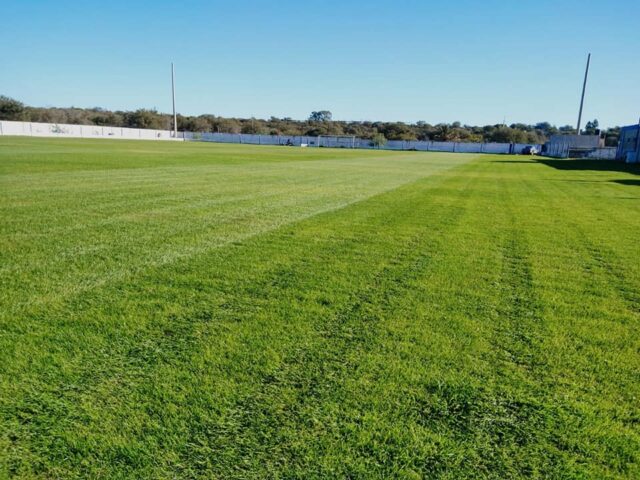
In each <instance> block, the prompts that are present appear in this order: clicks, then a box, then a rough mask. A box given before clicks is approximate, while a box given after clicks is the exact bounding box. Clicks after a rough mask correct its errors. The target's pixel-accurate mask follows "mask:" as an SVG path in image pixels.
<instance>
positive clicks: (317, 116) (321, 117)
mask: <svg viewBox="0 0 640 480" xmlns="http://www.w3.org/2000/svg"><path fill="white" fill-rule="evenodd" d="M332 118H333V115H332V114H331V112H330V111H329V110H320V111H319V112H311V115H309V121H310V122H330V121H331V119H332Z"/></svg>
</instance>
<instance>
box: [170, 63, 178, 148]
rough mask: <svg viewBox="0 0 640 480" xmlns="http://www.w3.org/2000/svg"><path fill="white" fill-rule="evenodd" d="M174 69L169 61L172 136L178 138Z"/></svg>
mask: <svg viewBox="0 0 640 480" xmlns="http://www.w3.org/2000/svg"><path fill="white" fill-rule="evenodd" d="M175 75H176V73H175V69H174V68H173V62H171V96H172V98H173V138H178V116H177V115H176V80H175Z"/></svg>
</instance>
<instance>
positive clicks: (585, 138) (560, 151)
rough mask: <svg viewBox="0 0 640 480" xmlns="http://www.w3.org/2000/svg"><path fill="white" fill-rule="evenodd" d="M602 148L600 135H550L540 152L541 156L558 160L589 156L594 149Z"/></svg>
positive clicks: (602, 140)
mask: <svg viewBox="0 0 640 480" xmlns="http://www.w3.org/2000/svg"><path fill="white" fill-rule="evenodd" d="M602 147H604V139H602V138H600V135H599V134H598V135H552V136H551V138H550V139H549V141H548V142H547V143H545V145H544V148H543V150H542V152H543V155H547V156H549V157H558V158H580V157H586V156H589V155H588V154H589V153H590V152H592V151H593V150H595V149H600V148H602Z"/></svg>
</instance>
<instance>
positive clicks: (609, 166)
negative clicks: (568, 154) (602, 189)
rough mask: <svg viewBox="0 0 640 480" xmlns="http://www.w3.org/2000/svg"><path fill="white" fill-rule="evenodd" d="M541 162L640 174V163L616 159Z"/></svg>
mask: <svg viewBox="0 0 640 480" xmlns="http://www.w3.org/2000/svg"><path fill="white" fill-rule="evenodd" d="M538 162H539V163H542V164H544V165H547V166H548V167H553V168H556V169H558V170H592V171H600V172H625V173H631V174H634V175H640V165H637V164H628V163H623V162H617V161H614V160H588V159H574V160H571V159H566V160H564V159H563V160H559V159H555V158H540V159H538Z"/></svg>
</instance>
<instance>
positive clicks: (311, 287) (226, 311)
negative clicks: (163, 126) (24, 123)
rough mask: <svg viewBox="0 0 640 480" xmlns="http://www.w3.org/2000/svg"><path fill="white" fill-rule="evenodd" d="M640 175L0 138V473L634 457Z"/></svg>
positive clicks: (587, 471)
mask: <svg viewBox="0 0 640 480" xmlns="http://www.w3.org/2000/svg"><path fill="white" fill-rule="evenodd" d="M639 175H640V170H638V169H633V168H630V167H625V166H622V165H618V164H607V163H602V162H589V161H561V160H557V161H556V160H536V159H528V158H523V157H508V156H473V155H456V154H434V153H431V154H426V153H418V152H402V153H398V152H385V151H380V152H376V151H350V150H328V149H327V150H325V149H319V150H314V149H297V148H283V147H280V148H278V147H250V146H234V145H213V144H194V143H186V144H177V143H175V144H174V143H169V142H167V143H162V142H126V141H106V140H105V141H87V140H45V139H18V138H9V137H5V138H0V478H2V477H8V478H11V477H16V478H108V479H112V478H221V479H228V478H256V479H257V478H449V479H458V478H566V479H569V478H598V479H599V478H630V479H631V478H639V477H640V334H639V321H640V257H639V254H638V245H639V240H640V236H639V234H640V182H639V179H640V176H639Z"/></svg>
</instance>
